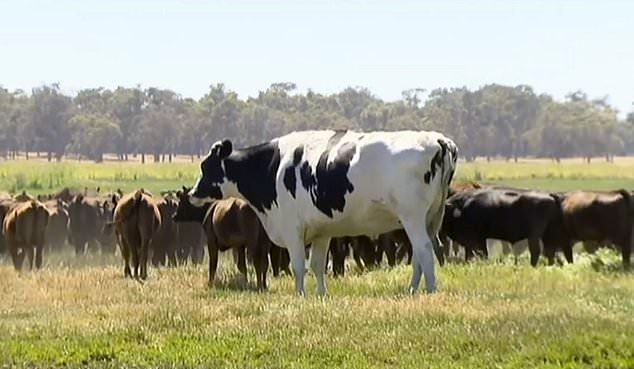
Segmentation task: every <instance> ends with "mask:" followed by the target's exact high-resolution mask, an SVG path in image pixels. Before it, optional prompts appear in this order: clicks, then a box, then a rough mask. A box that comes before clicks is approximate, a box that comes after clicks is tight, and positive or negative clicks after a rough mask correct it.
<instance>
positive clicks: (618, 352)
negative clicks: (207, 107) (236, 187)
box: [0, 158, 634, 369]
mask: <svg viewBox="0 0 634 369" xmlns="http://www.w3.org/2000/svg"><path fill="white" fill-rule="evenodd" d="M197 175H198V166H197V164H196V163H193V164H192V163H184V162H179V163H176V164H154V163H148V164H145V165H140V164H136V163H108V164H102V165H97V164H92V163H77V162H63V163H52V164H49V163H45V162H42V161H37V160H30V161H28V162H27V161H17V162H0V192H1V191H3V190H4V191H10V192H18V191H21V190H27V191H28V192H31V193H45V192H52V191H55V190H57V189H60V188H62V187H64V186H71V187H77V188H83V187H84V186H88V187H97V186H100V187H101V188H102V189H104V190H110V189H116V188H122V189H123V190H132V189H134V188H138V187H144V188H146V189H149V190H151V191H156V192H159V191H161V190H165V189H171V188H179V187H180V185H182V184H187V185H191V184H192V183H194V181H195V179H196V177H197ZM458 178H461V179H471V180H476V181H482V182H489V183H505V184H509V185H514V186H521V187H534V188H544V189H551V190H567V189H577V188H581V189H614V188H620V187H625V188H630V189H631V188H634V185H633V184H634V159H630V158H617V160H616V162H615V163H614V164H608V163H605V162H602V161H597V162H595V163H592V164H589V165H588V164H583V163H581V160H572V161H565V162H563V163H562V164H554V163H551V162H549V161H541V160H524V161H521V162H520V163H517V164H515V163H507V162H501V161H493V162H490V163H487V162H475V163H462V165H461V166H460V169H459V173H458ZM9 264H10V262H9V260H7V259H6V257H5V258H4V259H2V257H0V281H2V283H0V297H1V298H0V368H2V367H7V368H14V367H17V368H34V367H35V368H43V367H64V368H86V367H88V368H119V367H131V368H132V367H144V368H145V367H152V368H154V367H170V368H172V367H175V368H181V367H183V368H209V367H228V368H256V367H257V368H339V367H343V368H420V367H423V368H436V367H437V368H623V369H625V368H634V274H633V273H624V272H621V271H620V269H619V267H620V257H619V256H618V255H616V254H614V253H610V252H601V253H600V254H599V255H595V256H588V255H580V256H578V257H577V259H576V263H575V264H574V265H567V266H564V267H547V266H544V265H542V266H540V267H539V268H536V269H533V268H531V267H529V266H528V261H527V260H526V258H523V259H522V260H520V263H519V265H514V264H513V262H512V261H511V260H503V261H502V262H497V263H496V262H488V263H485V262H476V263H473V264H460V263H458V264H451V265H448V266H445V267H443V268H440V269H439V272H438V273H439V280H440V292H439V293H437V294H433V295H426V294H422V295H417V296H413V297H412V296H409V295H407V294H405V287H406V285H407V283H408V281H409V277H410V274H411V268H410V267H407V266H400V267H397V268H394V269H381V270H377V271H372V272H369V273H365V274H361V273H359V272H358V271H356V270H355V269H354V268H351V269H350V272H349V273H348V276H346V277H345V278H342V279H339V280H333V279H332V278H330V279H329V290H330V296H329V297H327V298H325V299H321V298H317V297H315V296H314V294H315V281H314V278H313V276H312V275H309V276H308V278H307V281H308V283H307V284H308V293H309V297H308V298H306V299H300V298H297V297H295V296H294V293H293V281H292V279H291V278H279V279H272V278H271V280H270V290H269V291H267V292H264V293H258V292H255V291H253V288H252V286H251V285H249V286H247V287H246V288H245V287H243V286H242V284H241V283H240V280H239V278H238V276H237V272H236V270H235V267H234V266H233V264H232V262H231V260H230V258H228V257H226V256H225V257H224V258H223V259H222V260H221V271H220V281H219V286H218V287H217V288H216V289H214V290H210V289H208V288H207V287H206V285H205V282H206V274H207V268H206V266H200V267H192V266H190V267H182V268H177V269H159V270H157V269H151V271H150V278H149V280H148V281H147V282H146V283H144V284H140V283H137V282H134V281H131V280H126V279H124V278H123V276H122V275H123V272H122V266H121V264H122V262H121V261H120V259H119V258H118V257H115V256H112V257H100V256H95V255H88V256H85V257H81V258H77V257H75V256H74V255H73V254H72V253H70V252H68V253H62V254H54V255H46V256H45V267H44V269H43V270H41V271H39V272H24V273H21V274H18V273H16V272H15V271H14V270H13V268H12V267H10V265H9ZM253 277H254V276H253V274H252V275H251V279H253Z"/></svg>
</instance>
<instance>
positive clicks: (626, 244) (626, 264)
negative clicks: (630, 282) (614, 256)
mask: <svg viewBox="0 0 634 369" xmlns="http://www.w3.org/2000/svg"><path fill="white" fill-rule="evenodd" d="M632 244H634V227H632V229H631V230H630V234H629V235H628V236H627V237H625V240H623V242H622V243H621V257H622V258H623V269H625V270H629V269H630V264H631V261H630V258H631V255H632Z"/></svg>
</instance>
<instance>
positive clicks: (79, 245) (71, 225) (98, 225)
mask: <svg viewBox="0 0 634 369" xmlns="http://www.w3.org/2000/svg"><path fill="white" fill-rule="evenodd" d="M102 204H103V201H102V200H100V199H99V198H96V197H86V196H84V195H83V194H79V195H76V196H75V197H73V199H72V200H71V201H70V203H69V204H68V216H69V222H68V229H69V237H68V240H69V241H70V244H71V245H72V246H73V247H74V248H75V253H76V254H77V255H82V254H84V253H85V251H86V248H87V247H88V248H89V249H92V250H97V249H98V245H99V244H98V238H99V237H101V236H102V230H103V227H104V224H105V222H104V216H103V207H102Z"/></svg>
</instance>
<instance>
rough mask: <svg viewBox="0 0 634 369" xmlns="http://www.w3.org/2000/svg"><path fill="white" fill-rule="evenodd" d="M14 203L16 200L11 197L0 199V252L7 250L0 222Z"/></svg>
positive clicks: (0, 222)
mask: <svg viewBox="0 0 634 369" xmlns="http://www.w3.org/2000/svg"><path fill="white" fill-rule="evenodd" d="M15 204H16V202H15V201H14V200H13V198H11V197H8V198H2V199H0V254H4V253H5V252H6V251H7V242H6V240H5V238H4V232H3V231H2V222H3V221H4V218H5V216H6V215H7V213H8V212H9V211H10V210H11V208H12V207H13V206H14V205H15Z"/></svg>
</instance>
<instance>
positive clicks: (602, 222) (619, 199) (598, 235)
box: [562, 191, 634, 241]
mask: <svg viewBox="0 0 634 369" xmlns="http://www.w3.org/2000/svg"><path fill="white" fill-rule="evenodd" d="M562 208H563V214H564V224H565V226H566V229H567V230H568V231H569V232H570V233H571V235H572V237H573V239H584V240H598V241H602V240H603V239H602V238H603V237H605V236H606V235H607V236H609V237H610V238H612V240H613V241H618V240H615V238H619V237H620V236H621V235H623V234H626V233H627V234H629V233H628V232H630V231H631V227H632V221H633V220H634V214H633V212H632V203H631V199H630V198H629V196H628V197H624V196H623V195H622V194H621V193H598V192H581V191H577V192H573V193H570V194H568V195H566V196H565V198H564V200H563V201H562Z"/></svg>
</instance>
